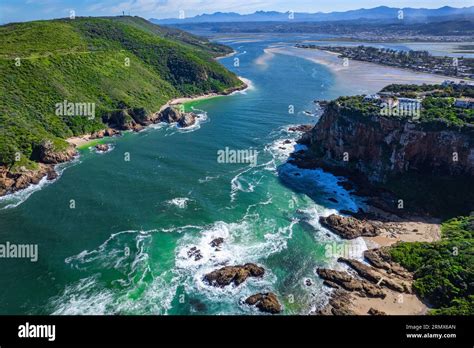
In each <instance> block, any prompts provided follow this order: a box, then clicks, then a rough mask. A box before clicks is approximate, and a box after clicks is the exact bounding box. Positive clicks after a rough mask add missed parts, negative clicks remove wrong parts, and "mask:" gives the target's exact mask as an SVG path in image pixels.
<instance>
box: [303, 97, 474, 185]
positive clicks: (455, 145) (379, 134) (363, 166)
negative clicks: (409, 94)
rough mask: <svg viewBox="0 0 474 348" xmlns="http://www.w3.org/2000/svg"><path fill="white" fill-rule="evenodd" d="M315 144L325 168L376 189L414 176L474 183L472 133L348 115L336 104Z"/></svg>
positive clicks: (315, 134)
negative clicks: (340, 169) (350, 175)
mask: <svg viewBox="0 0 474 348" xmlns="http://www.w3.org/2000/svg"><path fill="white" fill-rule="evenodd" d="M309 142H310V148H311V151H312V152H313V153H314V154H316V156H317V157H318V158H319V159H320V160H321V161H322V162H324V163H325V164H327V165H329V166H334V167H345V168H346V169H349V170H352V171H355V172H359V173H362V174H364V175H365V176H366V177H367V179H368V180H369V181H370V182H373V183H383V182H386V181H387V179H388V178H390V177H396V176H398V175H402V174H409V173H416V174H427V175H440V176H467V177H474V129H472V128H466V127H464V128H463V129H458V128H447V127H442V126H440V125H438V126H433V125H427V124H421V123H413V122H408V120H407V119H400V118H395V117H392V118H391V117H382V116H371V117H367V116H361V115H354V114H348V113H346V112H343V110H341V109H340V108H339V107H338V106H337V105H336V104H335V103H331V104H330V105H329V106H328V108H327V109H326V111H325V113H324V114H323V116H322V117H321V120H320V121H319V123H318V124H317V125H316V126H315V127H314V128H313V130H312V131H311V133H310V137H309Z"/></svg>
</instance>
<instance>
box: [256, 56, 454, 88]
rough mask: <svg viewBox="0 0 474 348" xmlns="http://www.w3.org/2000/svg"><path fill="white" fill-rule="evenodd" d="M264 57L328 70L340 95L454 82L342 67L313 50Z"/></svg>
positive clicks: (353, 64)
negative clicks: (293, 58)
mask: <svg viewBox="0 0 474 348" xmlns="http://www.w3.org/2000/svg"><path fill="white" fill-rule="evenodd" d="M265 53H266V54H286V55H291V56H297V57H301V58H304V59H307V60H310V61H312V62H314V63H317V64H322V65H324V66H326V67H328V68H329V69H330V70H331V71H332V72H333V73H334V74H335V78H336V88H338V89H339V90H340V91H341V92H343V93H340V94H346V93H347V94H352V95H354V94H367V93H375V92H378V91H380V90H381V89H382V88H383V87H385V86H387V85H389V84H392V83H408V84H411V83H413V84H423V83H426V84H436V83H441V82H443V81H444V80H455V81H458V79H456V78H452V77H446V76H441V75H433V74H427V73H420V72H415V71H411V70H407V69H400V68H394V67H390V66H384V65H379V64H374V63H367V62H360V61H355V60H349V61H348V63H347V62H346V65H345V64H344V60H343V59H341V58H339V57H338V54H337V53H332V52H327V51H321V50H317V49H304V48H296V47H272V48H267V49H266V50H265Z"/></svg>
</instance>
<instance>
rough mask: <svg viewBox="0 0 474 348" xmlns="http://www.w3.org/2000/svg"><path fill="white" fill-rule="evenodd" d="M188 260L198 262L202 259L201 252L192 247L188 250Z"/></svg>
mask: <svg viewBox="0 0 474 348" xmlns="http://www.w3.org/2000/svg"><path fill="white" fill-rule="evenodd" d="M188 258H190V259H191V258H193V259H194V261H199V260H201V259H202V254H201V250H199V249H198V248H197V247H195V246H194V247H192V248H191V249H189V250H188Z"/></svg>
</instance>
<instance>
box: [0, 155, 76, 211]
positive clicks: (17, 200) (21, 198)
mask: <svg viewBox="0 0 474 348" xmlns="http://www.w3.org/2000/svg"><path fill="white" fill-rule="evenodd" d="M77 163H79V156H76V157H74V159H73V160H71V161H69V162H65V163H61V164H58V165H56V166H55V167H54V170H55V171H56V173H57V177H56V178H55V179H53V180H48V179H47V176H44V177H43V178H42V179H41V180H40V181H39V182H38V183H37V184H33V185H29V186H28V187H26V188H24V189H22V190H19V191H15V192H13V193H10V194H7V195H5V196H2V197H0V210H2V209H12V208H16V207H18V206H19V205H20V204H22V203H24V202H25V201H26V200H27V199H28V198H29V197H30V196H31V195H32V194H33V193H35V192H37V191H40V190H42V189H43V188H44V187H46V186H48V185H50V184H52V183H54V182H56V181H57V180H59V178H60V177H61V175H62V174H63V172H64V171H65V170H66V169H67V168H69V167H71V166H73V165H75V164H77Z"/></svg>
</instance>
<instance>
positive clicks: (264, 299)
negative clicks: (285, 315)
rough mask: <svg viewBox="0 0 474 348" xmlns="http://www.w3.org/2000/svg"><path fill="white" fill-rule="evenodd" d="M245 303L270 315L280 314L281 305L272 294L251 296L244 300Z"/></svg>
mask: <svg viewBox="0 0 474 348" xmlns="http://www.w3.org/2000/svg"><path fill="white" fill-rule="evenodd" d="M245 303H246V304H248V305H250V306H255V307H257V308H258V309H259V310H260V311H261V312H265V313H271V314H277V313H280V312H281V304H280V302H278V298H277V296H276V295H275V294H274V293H273V292H267V293H258V294H255V295H252V296H250V297H248V298H247V299H246V300H245Z"/></svg>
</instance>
